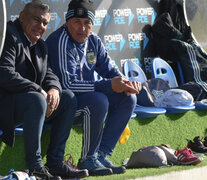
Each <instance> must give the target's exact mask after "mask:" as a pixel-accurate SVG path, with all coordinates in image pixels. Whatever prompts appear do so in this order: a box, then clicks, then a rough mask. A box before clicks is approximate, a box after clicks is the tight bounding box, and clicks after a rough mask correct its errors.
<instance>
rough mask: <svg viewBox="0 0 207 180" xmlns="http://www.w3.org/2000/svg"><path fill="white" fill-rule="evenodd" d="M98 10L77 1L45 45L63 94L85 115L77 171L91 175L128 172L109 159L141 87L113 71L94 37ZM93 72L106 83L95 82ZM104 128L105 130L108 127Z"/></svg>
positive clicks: (102, 48) (99, 41)
mask: <svg viewBox="0 0 207 180" xmlns="http://www.w3.org/2000/svg"><path fill="white" fill-rule="evenodd" d="M94 13H95V10H94V7H93V3H92V2H91V1H90V0H72V1H71V2H70V3H69V6H68V12H67V14H66V23H65V24H64V25H63V26H62V27H60V28H59V29H58V30H56V31H55V32H53V33H52V34H51V35H50V36H49V37H48V39H47V40H46V42H47V44H48V46H49V61H50V64H51V67H52V69H53V71H54V73H55V74H56V75H57V76H58V77H59V79H60V81H61V84H62V87H63V88H64V89H70V90H72V91H73V92H74V93H75V95H76V97H77V100H78V111H77V113H78V114H80V115H81V114H82V115H83V116H82V117H83V147H82V157H81V159H80V160H79V164H78V167H79V168H81V169H83V168H86V169H88V170H89V174H90V175H106V174H111V173H123V172H125V168H124V167H122V166H121V167H117V166H114V165H113V164H112V162H111V161H110V160H109V159H107V157H106V155H112V152H113V149H114V147H115V145H116V143H117V141H118V139H119V137H120V136H121V134H122V132H123V130H124V128H125V126H126V125H127V123H128V121H129V119H130V116H131V114H132V112H133V110H134V107H135V105H136V96H135V94H137V93H139V91H140V89H141V84H140V83H138V82H129V81H127V80H126V79H124V78H123V77H121V73H120V72H119V71H118V70H117V69H115V68H114V67H112V65H111V64H110V57H109V56H108V54H107V52H106V50H105V48H104V46H103V44H102V42H101V40H100V38H99V37H97V36H96V35H95V34H93V33H92V32H91V30H92V26H93V20H94ZM94 71H96V72H97V73H98V74H99V75H100V76H101V77H102V78H103V79H101V80H98V81H95V80H94ZM104 125H105V126H104Z"/></svg>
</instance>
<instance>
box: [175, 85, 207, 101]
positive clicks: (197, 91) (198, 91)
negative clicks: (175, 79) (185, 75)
mask: <svg viewBox="0 0 207 180" xmlns="http://www.w3.org/2000/svg"><path fill="white" fill-rule="evenodd" d="M178 88H179V89H183V90H186V91H188V92H189V93H190V94H191V95H192V96H193V98H194V100H195V101H200V100H202V99H206V92H205V91H204V90H203V88H202V87H201V86H199V85H198V84H197V83H194V82H188V83H185V84H183V85H180V86H179V87H178Z"/></svg>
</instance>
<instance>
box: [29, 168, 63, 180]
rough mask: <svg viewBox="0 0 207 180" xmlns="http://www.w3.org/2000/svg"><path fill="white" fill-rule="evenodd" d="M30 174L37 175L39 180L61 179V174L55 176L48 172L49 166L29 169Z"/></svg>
mask: <svg viewBox="0 0 207 180" xmlns="http://www.w3.org/2000/svg"><path fill="white" fill-rule="evenodd" d="M29 176H35V178H36V179H37V180H61V177H60V176H53V175H51V174H50V173H49V172H48V169H47V167H45V166H42V167H41V168H39V169H32V170H29Z"/></svg>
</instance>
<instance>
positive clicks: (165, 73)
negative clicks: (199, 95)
mask: <svg viewBox="0 0 207 180" xmlns="http://www.w3.org/2000/svg"><path fill="white" fill-rule="evenodd" d="M152 66H153V68H152V72H153V76H154V77H155V78H161V79H163V80H165V81H167V82H168V84H169V86H170V88H176V87H178V83H177V80H176V76H175V73H174V71H173V69H172V68H171V67H170V65H169V64H168V63H167V62H166V61H164V60H163V59H161V58H159V57H157V58H154V59H153V62H152ZM165 109H166V110H167V113H170V114H177V113H184V112H186V111H189V110H193V109H195V106H194V105H192V106H171V107H165Z"/></svg>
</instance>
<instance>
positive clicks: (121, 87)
mask: <svg viewBox="0 0 207 180" xmlns="http://www.w3.org/2000/svg"><path fill="white" fill-rule="evenodd" d="M111 84H112V90H113V91H115V92H117V93H121V92H125V93H126V95H127V96H129V95H130V94H138V93H139V91H140V90H141V83H140V82H136V81H132V82H130V81H128V80H127V79H125V78H123V77H121V76H117V77H114V78H112V79H111Z"/></svg>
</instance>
